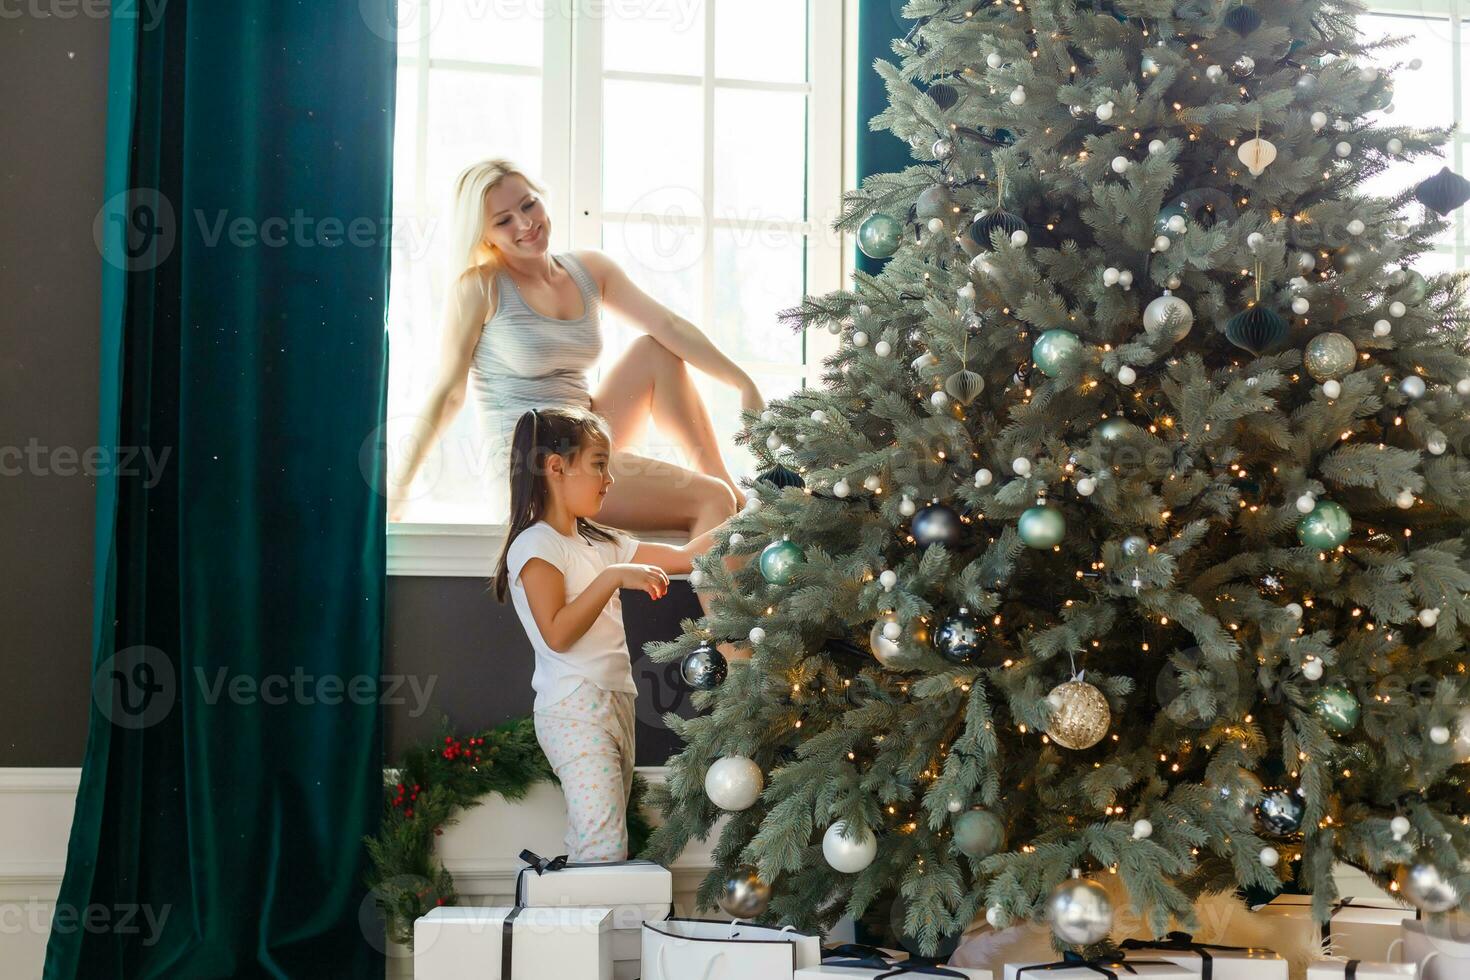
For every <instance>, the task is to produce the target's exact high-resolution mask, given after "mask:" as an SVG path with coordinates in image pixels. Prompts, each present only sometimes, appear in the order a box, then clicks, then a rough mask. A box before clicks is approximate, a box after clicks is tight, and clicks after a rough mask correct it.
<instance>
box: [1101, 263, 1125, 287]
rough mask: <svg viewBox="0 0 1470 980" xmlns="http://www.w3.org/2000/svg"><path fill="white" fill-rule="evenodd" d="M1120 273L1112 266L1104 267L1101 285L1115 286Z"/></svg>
mask: <svg viewBox="0 0 1470 980" xmlns="http://www.w3.org/2000/svg"><path fill="white" fill-rule="evenodd" d="M1120 275H1121V273H1119V272H1118V270H1117V269H1114V268H1111V267H1109V268H1106V269H1104V270H1103V285H1104V286H1116V285H1118V277H1119V276H1120Z"/></svg>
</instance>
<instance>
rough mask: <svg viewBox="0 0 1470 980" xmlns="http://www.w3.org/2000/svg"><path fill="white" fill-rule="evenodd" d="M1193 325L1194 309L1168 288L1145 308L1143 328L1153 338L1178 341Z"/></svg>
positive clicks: (1187, 333)
mask: <svg viewBox="0 0 1470 980" xmlns="http://www.w3.org/2000/svg"><path fill="white" fill-rule="evenodd" d="M1192 326H1194V311H1193V310H1192V309H1190V308H1189V304H1188V303H1186V302H1184V300H1182V299H1180V298H1179V297H1178V296H1175V295H1174V294H1173V293H1171V292H1170V291H1169V290H1167V289H1166V290H1164V293H1163V295H1162V296H1159V297H1157V298H1155V299H1154V300H1153V301H1152V302H1150V303H1149V304H1148V306H1146V307H1144V308H1143V329H1144V332H1145V333H1147V334H1148V336H1149V339H1151V340H1165V341H1167V342H1169V343H1171V344H1172V343H1177V342H1179V341H1181V340H1183V339H1184V338H1185V337H1187V336H1188V335H1189V329H1190V327H1192Z"/></svg>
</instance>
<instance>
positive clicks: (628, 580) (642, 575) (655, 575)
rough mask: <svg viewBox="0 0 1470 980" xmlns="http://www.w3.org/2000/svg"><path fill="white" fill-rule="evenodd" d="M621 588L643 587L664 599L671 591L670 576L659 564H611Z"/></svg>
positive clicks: (611, 570) (651, 593) (610, 567)
mask: <svg viewBox="0 0 1470 980" xmlns="http://www.w3.org/2000/svg"><path fill="white" fill-rule="evenodd" d="M607 569H608V571H609V572H611V573H612V574H613V576H614V581H616V582H617V583H618V588H620V589H642V590H643V591H644V592H647V593H648V594H649V595H650V596H651V597H653V598H654V599H662V598H663V597H664V595H665V593H667V592H668V591H669V576H668V573H667V572H665V571H664V570H663V569H662V568H659V567H658V566H657V565H635V564H632V563H627V564H619V565H609V566H607Z"/></svg>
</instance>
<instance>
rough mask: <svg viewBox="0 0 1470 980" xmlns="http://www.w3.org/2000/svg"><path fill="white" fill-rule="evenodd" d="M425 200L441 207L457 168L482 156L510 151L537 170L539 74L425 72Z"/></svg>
mask: <svg viewBox="0 0 1470 980" xmlns="http://www.w3.org/2000/svg"><path fill="white" fill-rule="evenodd" d="M428 152H429V161H428V167H427V174H428V180H429V186H428V196H429V201H430V204H431V205H432V206H433V207H435V208H439V207H443V206H445V205H446V204H447V203H448V200H449V195H450V193H451V191H453V189H454V179H455V178H456V177H457V176H459V172H460V171H461V170H463V169H464V168H465V167H467V166H469V165H470V164H471V163H474V162H475V161H477V160H483V159H485V158H486V157H509V158H510V159H511V160H514V161H515V162H516V163H517V164H518V165H520V166H521V167H522V168H523V169H524V170H525V171H526V172H527V173H529V174H530V175H531V176H532V177H533V178H537V179H539V178H538V175H539V174H540V172H541V80H540V79H539V78H528V77H526V76H523V75H500V74H495V73H493V72H469V71H448V70H445V69H436V70H434V71H432V72H431V73H430V78H429V151H428Z"/></svg>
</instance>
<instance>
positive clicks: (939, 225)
mask: <svg viewBox="0 0 1470 980" xmlns="http://www.w3.org/2000/svg"><path fill="white" fill-rule="evenodd" d="M925 227H926V228H928V229H929V234H931V235H942V234H944V219H943V218H930V219H929V223H928V224H927V225H925Z"/></svg>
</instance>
